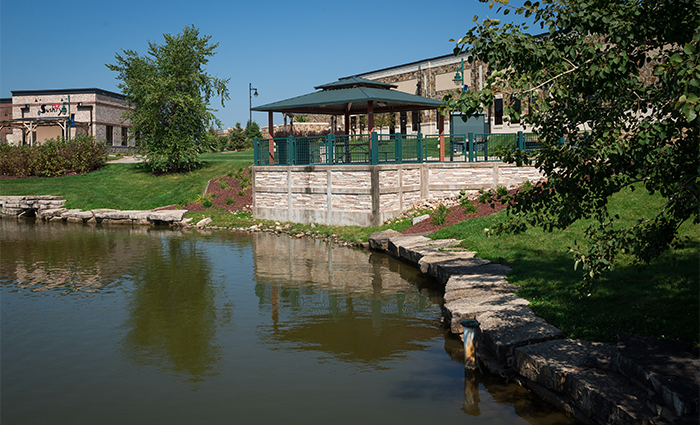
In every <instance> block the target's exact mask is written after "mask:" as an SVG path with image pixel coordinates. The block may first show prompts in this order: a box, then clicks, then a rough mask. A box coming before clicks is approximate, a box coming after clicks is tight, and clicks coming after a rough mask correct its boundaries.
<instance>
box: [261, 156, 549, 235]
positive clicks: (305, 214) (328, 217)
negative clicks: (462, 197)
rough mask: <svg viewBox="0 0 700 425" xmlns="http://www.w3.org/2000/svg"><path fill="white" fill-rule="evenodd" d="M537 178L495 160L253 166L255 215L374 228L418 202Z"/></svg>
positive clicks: (535, 173)
mask: <svg viewBox="0 0 700 425" xmlns="http://www.w3.org/2000/svg"><path fill="white" fill-rule="evenodd" d="M541 178H542V176H541V175H540V173H539V171H538V170H537V169H535V168H533V167H516V166H514V165H509V164H503V163H499V162H489V163H422V164H388V165H346V166H329V165H314V166H254V167H253V217H255V218H260V219H268V220H278V221H291V222H297V223H323V224H330V225H359V226H378V225H380V224H381V223H383V222H384V221H386V220H389V219H392V218H394V217H397V216H399V215H401V213H402V212H404V211H406V210H408V209H410V208H411V207H412V206H413V204H414V203H416V202H418V201H421V200H427V199H430V198H447V197H451V196H455V195H457V194H459V192H460V191H462V190H464V191H466V192H467V193H470V192H471V193H475V192H477V191H478V190H479V189H488V188H495V187H497V186H506V187H511V186H513V185H519V184H521V183H523V182H524V181H525V180H529V181H531V182H533V183H534V182H537V181H539V180H540V179H541Z"/></svg>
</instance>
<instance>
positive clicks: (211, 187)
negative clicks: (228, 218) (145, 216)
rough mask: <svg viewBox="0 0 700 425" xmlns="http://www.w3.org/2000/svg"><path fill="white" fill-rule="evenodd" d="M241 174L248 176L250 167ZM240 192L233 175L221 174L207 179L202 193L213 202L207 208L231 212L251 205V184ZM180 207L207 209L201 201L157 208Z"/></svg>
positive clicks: (237, 182) (172, 208)
mask: <svg viewBox="0 0 700 425" xmlns="http://www.w3.org/2000/svg"><path fill="white" fill-rule="evenodd" d="M243 176H244V177H247V178H250V169H248V168H246V169H244V170H243ZM222 185H223V186H224V187H223V188H222V187H221V186H222ZM240 192H241V182H240V181H239V180H236V178H235V176H234V177H228V176H227V175H223V176H219V177H217V178H215V179H211V180H209V183H208V184H207V188H206V189H205V191H204V195H205V197H208V198H209V199H210V200H211V202H212V203H213V205H212V206H211V207H209V208H220V209H222V210H226V211H231V212H234V211H242V210H244V211H250V210H251V208H252V205H253V191H252V188H251V184H250V183H248V187H247V188H246V189H244V190H243V195H241V194H240ZM180 208H183V209H186V210H189V211H193V212H203V211H207V210H208V209H209V208H205V207H204V206H203V205H202V203H201V202H189V203H188V204H187V205H185V206H184V207H183V206H181V205H170V206H167V207H164V208H158V209H159V210H175V209H180Z"/></svg>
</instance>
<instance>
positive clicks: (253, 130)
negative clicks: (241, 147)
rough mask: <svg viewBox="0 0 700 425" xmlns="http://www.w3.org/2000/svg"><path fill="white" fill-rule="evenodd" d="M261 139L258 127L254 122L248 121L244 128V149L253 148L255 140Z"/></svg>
mask: <svg viewBox="0 0 700 425" xmlns="http://www.w3.org/2000/svg"><path fill="white" fill-rule="evenodd" d="M256 137H257V138H258V139H262V137H263V136H262V133H261V132H260V126H259V125H258V123H256V122H255V121H253V122H250V121H248V122H247V123H246V126H245V143H246V148H251V147H253V141H254V139H255V138H256Z"/></svg>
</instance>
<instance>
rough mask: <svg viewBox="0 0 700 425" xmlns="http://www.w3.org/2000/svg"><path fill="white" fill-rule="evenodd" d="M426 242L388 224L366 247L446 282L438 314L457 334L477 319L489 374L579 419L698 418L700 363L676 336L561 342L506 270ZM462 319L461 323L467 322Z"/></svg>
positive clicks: (443, 243) (446, 244)
mask: <svg viewBox="0 0 700 425" xmlns="http://www.w3.org/2000/svg"><path fill="white" fill-rule="evenodd" d="M459 242H460V241H457V240H454V239H449V240H431V239H428V238H426V237H424V236H415V235H402V234H400V233H398V232H395V231H393V230H386V231H384V232H378V233H375V234H373V235H372V236H371V237H370V240H369V244H370V247H371V248H373V249H376V250H381V251H386V252H388V253H389V254H391V255H393V256H395V257H397V258H400V259H402V260H404V261H406V262H409V263H412V264H414V265H416V266H417V267H419V268H420V270H421V271H422V272H423V273H426V274H429V275H431V276H433V277H434V278H435V279H436V280H437V281H438V282H439V283H440V284H442V285H444V286H445V295H444V301H445V303H444V306H443V320H444V324H445V326H447V327H448V328H449V329H450V330H451V332H452V333H455V334H461V333H462V331H463V328H462V321H463V320H465V319H475V320H476V321H477V323H478V325H477V326H478V329H477V339H478V353H479V357H480V358H481V362H482V364H483V365H484V366H486V367H487V368H488V369H490V370H491V371H492V372H495V373H500V374H501V376H503V377H505V378H507V379H511V380H515V381H516V382H518V383H520V384H521V385H523V386H525V387H527V388H529V389H530V390H532V391H534V392H535V393H537V394H538V395H540V396H541V397H542V398H544V399H545V400H547V401H548V402H550V403H552V404H553V405H555V406H557V407H558V408H560V409H561V410H563V411H564V412H566V413H567V414H569V415H570V416H572V417H574V418H575V419H577V420H578V421H580V422H582V423H586V424H620V425H622V424H630V425H632V424H677V425H680V424H698V422H700V421H699V416H698V412H699V410H700V401H699V398H700V396H699V395H700V359H698V356H697V354H695V353H693V352H692V349H691V348H690V346H688V345H686V344H684V343H682V342H680V341H666V340H657V339H653V338H646V337H640V336H635V335H630V334H625V333H622V332H621V333H619V334H618V339H619V342H618V343H617V345H613V344H605V343H599V342H590V341H584V340H573V339H563V337H564V335H563V333H562V331H560V330H559V329H557V328H555V327H554V326H552V325H550V324H549V323H547V322H546V321H544V320H543V319H541V318H539V317H537V316H535V315H534V313H533V312H532V310H531V309H530V307H529V304H530V303H529V301H527V300H525V299H523V298H520V297H518V296H516V295H515V294H514V293H515V292H516V291H517V290H519V289H520V288H519V287H518V286H514V285H512V284H509V283H508V281H507V280H506V279H505V277H506V275H507V274H508V273H509V271H510V267H507V266H504V265H501V264H492V263H490V262H489V261H488V260H483V259H480V258H476V257H474V254H475V253H474V252H468V251H466V250H463V249H461V248H454V246H456V245H457V244H458V243H459ZM465 323H466V322H465Z"/></svg>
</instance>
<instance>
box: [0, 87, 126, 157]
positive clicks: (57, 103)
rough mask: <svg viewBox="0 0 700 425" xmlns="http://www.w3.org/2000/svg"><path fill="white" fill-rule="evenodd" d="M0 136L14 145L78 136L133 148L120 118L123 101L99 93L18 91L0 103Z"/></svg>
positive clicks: (108, 93)
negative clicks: (81, 135) (69, 135)
mask: <svg viewBox="0 0 700 425" xmlns="http://www.w3.org/2000/svg"><path fill="white" fill-rule="evenodd" d="M0 107H1V109H0V130H1V132H0V136H1V137H2V141H4V142H7V143H10V144H13V145H21V144H29V145H33V144H35V143H39V144H40V143H43V142H44V141H46V140H48V139H56V138H58V137H64V138H67V137H68V132H69V129H70V133H71V135H72V136H75V135H77V134H87V135H90V136H94V137H95V140H97V141H104V142H105V144H107V145H110V146H134V144H135V142H134V139H133V138H132V137H130V136H129V134H128V129H129V127H130V123H129V121H128V120H124V118H123V114H124V112H125V111H127V110H128V109H129V107H128V106H127V103H126V98H125V97H124V96H123V95H121V94H119V93H113V92H110V91H106V90H101V89H95V88H93V89H59V90H17V91H12V98H11V99H0Z"/></svg>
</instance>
